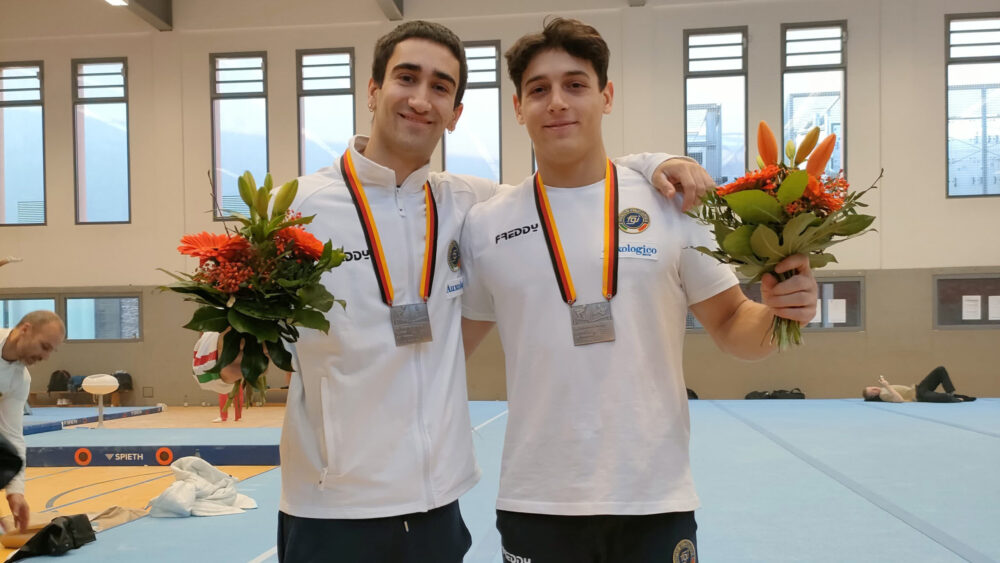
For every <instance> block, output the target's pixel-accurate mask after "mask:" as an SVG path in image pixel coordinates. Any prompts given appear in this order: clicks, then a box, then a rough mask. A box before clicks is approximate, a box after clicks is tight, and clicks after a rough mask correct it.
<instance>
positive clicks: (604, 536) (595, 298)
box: [461, 18, 817, 563]
mask: <svg viewBox="0 0 1000 563" xmlns="http://www.w3.org/2000/svg"><path fill="white" fill-rule="evenodd" d="M506 58H507V67H508V70H509V72H510V77H511V80H512V81H513V82H514V86H515V89H516V95H515V97H514V111H515V113H516V115H517V120H518V122H519V123H521V124H522V125H524V126H525V127H526V128H527V130H528V134H529V135H530V136H531V140H532V142H533V143H534V147H535V155H536V157H537V159H538V174H537V175H536V176H535V177H534V178H531V179H529V180H527V181H525V183H524V184H522V185H521V186H520V188H518V189H512V190H505V191H503V192H501V193H500V194H498V195H497V196H496V197H494V198H493V199H491V200H489V201H487V202H484V203H480V204H478V205H476V206H475V207H473V209H472V210H471V211H470V212H469V215H468V218H467V219H466V222H465V228H464V230H463V232H462V239H461V241H462V260H463V269H464V271H465V275H466V279H465V284H466V286H465V295H464V297H463V314H464V316H465V317H466V320H465V321H463V324H464V326H465V329H466V333H465V334H466V339H465V346H466V350H467V353H470V352H471V351H472V350H473V349H475V347H476V345H477V344H478V343H479V341H480V340H481V339H482V337H483V335H485V334H486V331H488V330H489V329H490V327H491V326H492V325H493V323H494V321H495V322H496V325H497V329H498V330H499V332H500V339H501V342H502V343H503V349H504V357H505V363H506V370H507V401H508V408H509V418H508V423H507V433H506V438H505V443H504V451H503V460H502V464H501V477H500V491H499V496H498V499H497V528H498V529H499V530H500V535H501V541H502V547H503V552H504V557H505V558H506V559H507V560H508V561H531V562H532V563H598V562H601V561H613V562H615V563H646V562H650V563H651V562H654V561H675V562H676V561H692V562H693V561H695V559H696V557H697V555H696V549H697V546H696V539H695V529H696V527H697V526H696V524H695V521H694V513H693V511H694V509H695V508H697V507H698V497H697V495H696V494H695V490H694V484H693V481H692V478H691V471H690V465H689V461H688V438H689V434H690V422H689V417H688V404H687V393H686V390H685V385H684V377H683V373H682V351H683V346H684V333H685V317H686V315H687V312H688V309H690V310H691V311H692V312H693V313H694V315H695V317H697V318H698V320H699V321H700V322H701V323H702V325H703V326H704V327H705V329H706V330H707V332H708V333H709V334H710V335H711V336H712V338H713V339H714V340H715V341H716V343H717V344H718V345H719V347H720V348H722V349H723V350H724V351H727V352H729V353H731V354H733V355H735V356H738V357H740V358H745V359H757V358H762V357H765V356H767V355H768V354H770V353H771V351H772V350H773V346H772V345H771V344H770V343H769V339H768V335H769V333H770V330H771V323H772V320H773V318H774V316H775V315H778V316H781V317H785V318H789V319H793V320H796V321H799V322H801V323H807V322H809V320H810V319H812V317H813V314H814V312H815V307H816V295H817V288H816V280H815V279H814V278H813V276H812V273H811V272H810V270H809V263H808V260H807V259H806V257H805V256H802V255H796V256H793V257H790V258H787V259H786V260H784V261H783V262H781V263H780V264H778V266H777V271H778V272H786V271H797V273H796V274H795V275H794V276H793V277H791V278H790V279H788V280H786V281H784V282H781V283H778V282H777V280H776V279H775V278H774V277H773V276H770V275H768V276H765V278H764V280H763V281H762V283H761V286H762V288H761V292H762V295H763V304H760V303H754V302H752V301H749V300H748V299H747V298H746V297H745V296H744V295H743V292H742V291H741V290H740V288H739V286H738V282H737V279H736V276H734V275H733V273H732V271H731V270H730V269H729V267H727V266H723V265H719V264H718V263H717V262H716V261H715V260H713V259H711V258H709V257H707V256H704V255H703V254H701V253H699V252H697V251H696V250H694V249H693V248H691V247H693V246H697V245H700V244H710V243H709V242H707V241H706V239H708V233H707V231H706V229H705V228H703V227H702V226H700V225H699V224H697V222H696V221H695V220H694V219H692V218H691V217H689V216H687V215H685V214H684V213H683V212H682V209H681V207H682V206H681V205H679V203H680V202H678V201H670V200H668V199H666V198H662V197H660V196H658V195H656V194H655V191H654V190H653V187H652V186H651V185H650V184H649V182H648V181H647V180H646V179H644V178H643V177H642V176H640V175H639V174H636V173H635V172H633V171H632V170H628V169H625V168H623V167H620V166H618V167H616V166H615V165H614V164H613V163H612V162H611V161H609V160H608V158H607V156H606V153H605V149H604V144H603V140H602V136H601V124H602V120H603V116H604V115H605V114H608V113H610V112H611V109H612V102H613V99H614V87H613V85H612V83H611V82H609V81H608V79H607V66H608V59H609V51H608V47H607V45H606V43H605V42H604V40H603V39H602V38H601V36H600V34H599V33H598V32H597V31H596V30H595V29H594V28H593V27H590V26H588V25H585V24H583V23H581V22H578V21H576V20H569V19H561V18H556V19H553V20H551V21H549V22H548V23H547V24H546V25H545V29H544V31H542V32H541V33H534V34H530V35H526V36H524V37H522V38H521V39H520V40H519V41H518V42H516V43H515V44H514V45H513V46H512V47H511V48H510V49H509V50H508V51H507V53H506ZM555 186H559V187H555ZM678 199H679V198H678ZM522 225H529V226H530V227H529V229H527V230H525V229H521V230H512V229H514V228H516V227H520V226H522Z"/></svg>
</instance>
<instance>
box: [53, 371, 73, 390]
mask: <svg viewBox="0 0 1000 563" xmlns="http://www.w3.org/2000/svg"><path fill="white" fill-rule="evenodd" d="M53 391H69V372H68V371H66V370H64V369H57V370H56V371H54V372H52V375H50V376H49V387H48V392H49V393H51V392H53Z"/></svg>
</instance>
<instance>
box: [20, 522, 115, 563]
mask: <svg viewBox="0 0 1000 563" xmlns="http://www.w3.org/2000/svg"><path fill="white" fill-rule="evenodd" d="M96 539H97V538H96V537H95V536H94V528H93V526H91V525H90V520H88V519H87V515H86V514H75V515H73V516H59V517H57V518H53V519H52V522H50V523H49V524H48V525H47V526H45V527H44V528H42V529H41V530H38V532H37V533H36V534H35V535H33V536H31V539H29V540H28V541H27V543H25V544H24V545H23V546H22V547H21V549H19V550H17V551H16V552H14V555H12V556H11V557H10V559H7V561H20V560H21V559H27V558H28V557H34V556H36V555H61V554H63V553H66V552H67V551H69V550H71V549H76V548H78V547H80V546H82V545H84V544H88V543H90V542H92V541H94V540H96Z"/></svg>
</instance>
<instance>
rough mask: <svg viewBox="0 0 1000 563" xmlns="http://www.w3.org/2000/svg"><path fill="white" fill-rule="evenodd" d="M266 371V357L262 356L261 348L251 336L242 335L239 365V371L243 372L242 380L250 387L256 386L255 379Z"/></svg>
mask: <svg viewBox="0 0 1000 563" xmlns="http://www.w3.org/2000/svg"><path fill="white" fill-rule="evenodd" d="M266 369H267V356H265V355H264V350H263V346H261V344H260V342H258V341H257V339H256V338H254V337H253V335H250V334H245V335H243V361H242V363H241V364H240V371H242V372H243V379H245V380H246V381H247V383H249V384H250V385H254V386H256V383H257V378H258V377H260V375H261V374H262V373H264V370H266Z"/></svg>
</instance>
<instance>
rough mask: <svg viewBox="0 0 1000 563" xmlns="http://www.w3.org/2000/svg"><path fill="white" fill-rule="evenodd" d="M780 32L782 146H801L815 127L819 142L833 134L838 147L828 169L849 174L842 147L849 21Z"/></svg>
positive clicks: (793, 26)
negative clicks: (845, 51) (817, 129)
mask: <svg viewBox="0 0 1000 563" xmlns="http://www.w3.org/2000/svg"><path fill="white" fill-rule="evenodd" d="M781 32H782V33H781V34H782V37H783V38H784V40H783V41H782V43H781V74H782V79H781V99H782V107H783V112H782V123H783V126H782V133H783V136H784V139H783V142H782V145H781V147H779V148H783V147H784V146H785V143H787V142H788V141H795V146H798V145H799V142H801V141H802V138H803V137H805V135H806V133H808V132H809V130H810V129H812V128H813V127H819V131H820V139H823V138H825V137H826V136H827V135H830V134H831V133H834V134H836V135H837V144H836V145H834V147H833V154H832V155H831V156H830V160H829V162H827V165H826V171H825V174H827V175H830V176H833V175H836V174H838V173H839V172H840V171H841V170H846V166H845V164H844V162H845V159H844V157H845V154H844V147H845V146H847V145H846V144H845V142H844V134H845V131H846V130H845V127H844V121H845V120H844V116H845V108H846V105H845V100H844V95H845V90H844V76H845V73H846V70H847V63H846V61H845V58H844V43H845V41H846V40H847V23H846V22H827V23H809V24H783V25H782V26H781Z"/></svg>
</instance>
